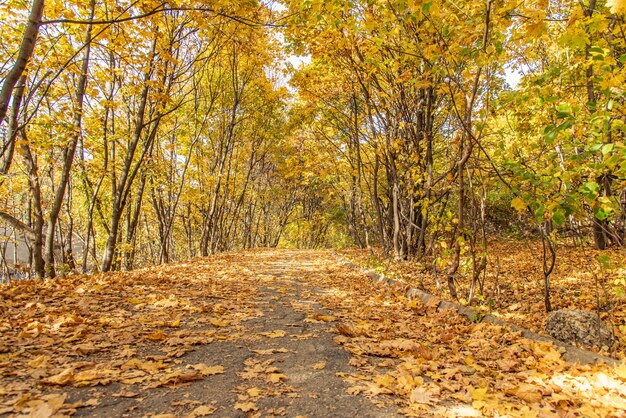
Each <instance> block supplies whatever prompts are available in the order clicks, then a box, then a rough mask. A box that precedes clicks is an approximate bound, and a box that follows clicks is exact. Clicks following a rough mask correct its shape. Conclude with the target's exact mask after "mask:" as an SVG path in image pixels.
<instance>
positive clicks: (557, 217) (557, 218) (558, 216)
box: [552, 210, 565, 226]
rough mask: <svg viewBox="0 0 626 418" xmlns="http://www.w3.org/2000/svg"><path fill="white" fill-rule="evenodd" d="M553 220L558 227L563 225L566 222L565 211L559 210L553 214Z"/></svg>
mask: <svg viewBox="0 0 626 418" xmlns="http://www.w3.org/2000/svg"><path fill="white" fill-rule="evenodd" d="M552 220H553V221H554V223H555V224H556V226H561V225H563V222H565V213H563V211H561V210H557V211H556V212H554V213H553V214H552Z"/></svg>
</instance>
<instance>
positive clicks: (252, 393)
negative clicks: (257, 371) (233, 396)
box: [246, 387, 261, 398]
mask: <svg viewBox="0 0 626 418" xmlns="http://www.w3.org/2000/svg"><path fill="white" fill-rule="evenodd" d="M246 392H247V393H248V395H249V396H251V397H253V398H258V397H259V396H261V390H260V389H259V388H257V387H253V388H250V389H248V390H247V391H246Z"/></svg>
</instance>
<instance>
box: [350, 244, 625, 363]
mask: <svg viewBox="0 0 626 418" xmlns="http://www.w3.org/2000/svg"><path fill="white" fill-rule="evenodd" d="M340 254H341V255H342V256H344V257H345V258H348V259H350V260H353V261H354V262H356V263H357V264H359V265H362V266H364V267H367V268H374V269H376V270H377V271H379V272H382V273H384V274H385V275H386V276H390V277H396V278H401V279H402V280H404V281H406V282H407V283H408V284H409V285H411V286H414V287H417V288H418V289H422V290H424V291H426V292H428V293H431V294H433V295H437V296H439V297H441V298H449V294H448V292H447V287H446V285H445V283H444V282H445V280H444V278H443V276H441V277H440V278H439V280H440V281H441V282H440V283H441V286H440V287H439V288H438V287H437V286H436V280H435V277H434V276H433V267H432V260H430V259H429V260H423V261H421V262H419V263H416V262H411V261H392V260H383V259H381V258H380V257H379V256H378V255H376V256H374V257H372V256H371V255H370V254H369V252H368V251H366V250H342V251H340ZM601 257H605V260H606V261H605V262H604V263H602V262H600V261H599V259H600V258H601ZM624 260H625V258H624V254H623V250H620V249H612V250H606V251H597V250H594V249H592V248H579V247H572V246H568V245H565V244H562V245H561V246H559V247H558V251H557V262H556V266H555V269H554V272H553V273H552V275H551V278H550V287H551V294H552V304H553V309H582V310H586V311H590V312H598V310H599V314H600V317H601V318H602V319H603V320H604V321H605V322H607V323H609V324H611V325H613V331H614V333H615V336H616V338H617V344H615V345H614V346H613V347H611V349H610V350H608V349H606V348H605V349H603V348H602V347H587V348H588V349H592V350H594V351H596V352H599V353H601V354H604V355H609V356H612V357H615V358H618V359H626V295H625V294H624V292H626V281H624V279H625V278H626V268H625V267H626V266H625V265H623V262H624ZM468 267H469V266H466V268H468ZM469 277H471V271H466V272H465V277H460V278H459V280H458V281H457V285H458V290H459V297H461V298H463V297H466V296H465V295H467V292H468V287H469V284H470V279H469ZM542 280H543V273H542V265H541V242H529V241H523V242H522V241H514V240H511V241H506V240H496V241H493V242H490V243H489V249H488V266H487V272H486V280H485V284H484V292H483V297H482V298H476V299H475V300H473V301H471V303H470V305H472V306H476V307H477V308H479V309H481V313H482V314H487V313H491V314H493V315H494V316H497V317H500V318H502V319H504V320H506V321H507V322H511V323H515V324H517V325H519V326H521V327H523V328H527V329H530V330H531V331H534V332H538V333H541V334H545V324H546V319H547V314H546V312H545V307H544V302H543V281H542ZM461 302H462V303H467V301H466V300H465V299H461Z"/></svg>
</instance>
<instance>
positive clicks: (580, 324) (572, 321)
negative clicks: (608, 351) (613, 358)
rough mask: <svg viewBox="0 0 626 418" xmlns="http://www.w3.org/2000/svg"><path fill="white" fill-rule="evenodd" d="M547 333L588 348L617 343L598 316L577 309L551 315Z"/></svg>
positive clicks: (564, 310) (547, 323)
mask: <svg viewBox="0 0 626 418" xmlns="http://www.w3.org/2000/svg"><path fill="white" fill-rule="evenodd" d="M546 332H547V333H548V334H549V335H551V336H552V337H554V338H556V339H557V340H559V341H563V342H566V343H581V344H583V345H586V346H596V347H602V346H607V347H610V346H612V345H613V343H614V342H615V337H614V336H613V333H612V332H611V330H610V329H609V327H607V325H606V324H605V323H604V322H602V320H601V319H600V317H598V315H596V314H594V313H592V312H586V311H581V310H577V309H572V310H568V309H563V310H559V311H554V312H552V313H550V315H549V316H548V320H547V321H546Z"/></svg>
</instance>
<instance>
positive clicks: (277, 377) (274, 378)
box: [267, 373, 287, 383]
mask: <svg viewBox="0 0 626 418" xmlns="http://www.w3.org/2000/svg"><path fill="white" fill-rule="evenodd" d="M286 378H287V376H285V375H284V374H282V373H270V375H269V376H268V377H267V380H268V381H270V382H272V383H279V382H280V381H281V380H282V379H286Z"/></svg>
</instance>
